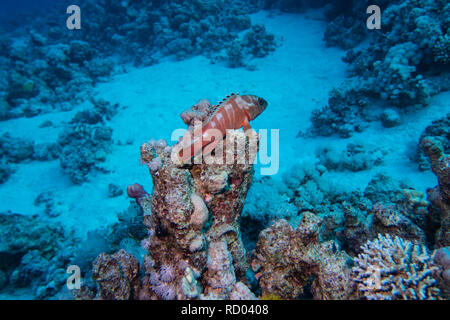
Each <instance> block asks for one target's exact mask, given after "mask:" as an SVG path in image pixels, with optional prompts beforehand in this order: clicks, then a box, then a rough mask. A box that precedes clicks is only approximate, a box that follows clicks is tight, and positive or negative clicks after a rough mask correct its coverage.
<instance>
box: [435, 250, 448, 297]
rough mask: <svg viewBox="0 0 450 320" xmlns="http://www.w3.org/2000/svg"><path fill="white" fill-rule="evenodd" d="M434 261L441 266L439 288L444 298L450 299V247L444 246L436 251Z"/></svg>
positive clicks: (438, 277)
mask: <svg viewBox="0 0 450 320" xmlns="http://www.w3.org/2000/svg"><path fill="white" fill-rule="evenodd" d="M433 261H434V263H435V264H436V265H438V266H440V273H439V275H438V276H437V279H438V283H439V288H440V290H441V293H442V297H443V298H444V299H447V300H448V299H450V247H443V248H440V249H438V250H436V252H435V253H434V256H433Z"/></svg>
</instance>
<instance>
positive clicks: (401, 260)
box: [353, 234, 440, 300]
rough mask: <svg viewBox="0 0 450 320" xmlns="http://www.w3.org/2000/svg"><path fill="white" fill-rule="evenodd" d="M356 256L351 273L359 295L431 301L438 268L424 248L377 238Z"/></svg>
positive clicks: (400, 240)
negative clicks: (353, 275)
mask: <svg viewBox="0 0 450 320" xmlns="http://www.w3.org/2000/svg"><path fill="white" fill-rule="evenodd" d="M362 250H363V252H362V253H361V254H359V256H358V257H356V258H355V259H354V260H355V267H354V268H353V273H354V274H355V282H356V284H357V287H358V290H359V292H360V294H361V295H362V296H363V297H364V298H366V299H371V300H397V299H400V300H424V299H430V300H435V299H438V298H439V294H440V291H439V288H438V287H437V281H436V279H435V278H434V277H435V276H436V273H437V271H438V269H439V268H438V267H437V266H436V265H435V264H434V262H433V260H432V258H431V257H430V255H429V254H428V250H427V248H426V247H425V246H422V245H417V244H413V243H412V242H410V241H407V240H403V239H401V238H399V237H395V238H391V237H390V236H389V235H386V236H383V235H381V234H379V235H378V238H377V239H375V240H373V241H369V242H367V243H366V244H365V245H364V246H363V247H362Z"/></svg>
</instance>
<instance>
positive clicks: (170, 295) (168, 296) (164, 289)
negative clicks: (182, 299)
mask: <svg viewBox="0 0 450 320" xmlns="http://www.w3.org/2000/svg"><path fill="white" fill-rule="evenodd" d="M153 291H155V293H156V294H157V295H158V296H159V297H161V299H163V300H174V299H175V298H176V296H177V293H176V290H175V287H174V286H172V285H169V284H166V283H163V284H160V285H159V286H155V287H153Z"/></svg>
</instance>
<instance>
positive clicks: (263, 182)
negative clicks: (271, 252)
mask: <svg viewBox="0 0 450 320" xmlns="http://www.w3.org/2000/svg"><path fill="white" fill-rule="evenodd" d="M152 3H153V4H149V2H147V1H132V0H128V1H127V0H124V1H111V2H109V1H91V0H84V1H79V2H78V3H76V4H78V5H79V6H80V8H81V22H80V23H81V29H80V30H68V29H67V27H66V21H65V20H66V18H68V17H69V15H67V14H66V11H65V8H66V5H69V4H72V2H70V1H56V0H53V1H52V0H45V1H44V0H42V1H32V0H29V1H26V0H15V1H10V0H4V1H2V2H0V16H2V17H3V18H2V19H1V21H0V30H2V31H1V32H2V33H1V34H0V221H1V224H0V299H72V298H73V294H72V292H71V290H69V289H68V288H67V287H66V279H67V274H66V272H65V271H66V269H67V267H68V266H69V265H78V266H80V268H81V271H82V274H83V277H86V283H88V284H89V285H90V286H91V287H92V286H93V285H94V284H93V282H92V280H90V278H91V269H92V267H91V266H92V262H93V261H94V260H95V258H96V257H97V256H98V255H99V254H100V253H101V252H107V253H108V254H112V253H114V252H116V251H118V250H119V249H126V250H127V251H128V252H130V253H132V254H134V255H135V256H136V257H137V258H138V259H140V260H141V262H142V259H143V256H144V254H145V251H143V249H141V241H143V240H145V239H146V237H148V232H147V230H146V228H145V227H143V225H142V224H141V223H140V222H141V220H142V216H140V215H139V213H140V212H141V211H140V209H139V206H137V205H136V202H135V200H134V199H132V198H130V197H129V196H128V194H127V186H129V185H132V184H134V183H139V184H140V185H142V187H143V188H144V189H145V190H146V191H147V192H148V193H152V190H153V182H152V179H151V177H150V175H149V170H148V167H147V166H146V165H142V164H143V163H142V160H140V156H141V154H140V146H141V145H142V143H144V142H148V141H150V140H151V139H155V140H159V139H164V140H166V141H167V142H168V143H169V145H173V144H174V143H175V142H176V139H175V140H171V138H172V134H173V133H174V130H176V129H186V125H185V124H184V123H183V121H182V119H181V118H180V114H181V113H182V112H183V111H185V110H187V109H189V108H190V107H191V106H193V105H194V104H196V103H197V102H198V101H199V100H201V99H208V100H209V101H210V102H211V104H213V105H214V104H216V103H217V101H221V100H222V99H223V98H225V97H226V96H227V95H229V94H231V93H236V92H238V93H239V94H241V95H246V94H252V95H256V96H258V97H261V98H263V99H265V100H266V101H267V102H268V106H267V109H265V110H264V111H263V112H262V113H261V114H259V115H258V117H257V118H256V119H254V120H252V121H250V125H251V126H252V128H253V129H255V130H256V131H258V132H259V133H264V132H268V133H269V134H268V137H267V138H268V142H267V150H265V149H264V147H263V145H260V153H259V155H258V157H257V162H256V164H255V166H254V169H255V176H254V178H253V184H252V185H251V187H250V190H249V192H248V195H247V198H246V202H245V205H244V209H243V211H242V212H241V217H242V219H241V220H240V228H241V232H242V239H243V243H244V246H245V248H246V250H247V252H248V254H249V256H250V254H251V252H252V250H253V249H254V248H255V246H256V242H257V240H258V237H259V235H260V232H261V231H262V230H263V229H265V228H268V227H270V225H271V224H272V223H273V222H275V221H276V220H278V219H282V218H283V219H286V220H287V221H288V222H289V223H290V224H291V225H292V226H294V227H296V226H297V225H298V224H299V223H300V221H301V219H302V217H303V216H304V214H305V212H312V213H313V214H314V215H317V216H318V217H320V218H321V219H324V221H326V222H327V223H326V224H325V225H326V226H325V227H324V229H325V230H322V231H321V232H322V233H321V237H320V240H321V241H328V240H333V241H335V242H336V243H337V244H338V245H339V246H340V248H342V250H346V253H348V254H349V255H350V256H351V257H354V256H355V255H356V254H357V253H359V252H360V251H358V250H360V247H359V243H358V241H356V240H355V239H354V238H352V237H351V235H349V234H351V233H352V232H353V231H351V230H353V229H351V228H349V230H350V231H348V230H347V231H348V233H346V232H343V231H342V230H346V228H347V227H348V225H347V224H346V216H345V215H344V211H345V210H344V209H343V208H344V205H347V206H348V207H350V208H352V210H354V211H352V212H353V213H354V212H358V215H359V216H358V219H361V221H365V222H364V223H360V224H359V225H358V228H362V227H361V226H363V225H364V226H369V227H367V228H368V229H367V230H363V231H364V232H363V231H361V230H359V229H358V230H357V231H361V233H360V234H363V235H364V237H366V235H367V239H365V238H364V240H371V239H373V238H374V237H375V236H376V233H377V232H382V231H380V230H385V229H380V227H379V226H378V225H376V223H372V222H368V221H372V220H371V219H372V218H371V217H372V216H373V215H374V213H373V211H372V207H374V208H375V205H376V204H380V203H381V205H384V206H385V207H386V208H395V210H396V212H398V213H399V214H400V215H402V217H404V220H402V221H406V220H407V221H408V228H404V227H403V226H402V227H401V228H400V227H398V226H395V227H392V228H391V229H389V230H388V231H386V232H388V233H389V232H390V234H392V235H399V236H401V237H405V238H407V239H412V240H415V241H416V240H417V239H416V238H415V237H418V239H419V240H417V243H419V244H420V245H423V246H426V247H427V248H428V250H430V252H431V251H432V250H434V249H437V248H439V247H442V246H444V247H445V246H448V245H449V244H448V243H447V242H446V241H448V239H447V240H446V239H440V238H439V234H438V229H439V227H440V222H437V223H434V224H432V223H429V222H430V219H429V216H430V215H432V214H434V215H436V214H437V213H436V211H433V210H432V209H431V207H428V204H430V203H431V201H432V199H431V198H429V197H428V196H427V190H428V189H430V188H434V187H435V186H436V185H437V184H438V178H437V176H436V174H435V173H433V172H432V170H431V166H430V163H429V161H428V159H427V157H426V155H425V154H424V151H423V149H421V147H420V143H421V141H423V138H424V137H425V136H429V137H431V138H432V139H433V141H436V143H438V144H439V146H440V148H441V149H442V152H443V154H444V156H445V154H448V152H449V141H450V139H449V133H448V132H449V127H448V124H449V120H448V114H449V113H450V92H449V91H448V90H449V89H450V87H449V85H448V83H446V79H448V73H449V54H450V53H449V52H448V34H446V33H445V30H444V25H445V19H446V18H445V12H444V10H441V9H442V8H440V7H439V6H442V4H437V3H427V1H418V3H419V4H420V6H421V8H420V9H421V10H423V15H424V16H427V17H426V19H429V20H428V21H432V22H433V23H434V25H440V28H438V29H439V31H437V30H438V29H430V28H428V27H427V26H430V25H433V24H431V23H423V24H420V21H416V20H414V19H415V18H414V17H412V16H410V15H409V12H410V11H408V10H403V11H402V10H400V7H396V3H404V5H405V6H406V7H408V6H409V7H410V6H413V5H414V4H413V3H414V2H413V1H409V0H404V1H392V2H386V3H385V1H383V6H381V9H382V14H383V16H382V17H383V19H382V20H381V21H382V22H381V23H382V29H381V30H367V28H366V18H367V17H368V15H367V14H366V12H365V9H366V3H365V1H361V2H358V3H354V2H349V1H326V0H323V1H302V2H300V1H297V2H296V1H229V0H227V1H192V2H189V1H185V2H183V1H169V2H165V1H153V2H152ZM167 3H168V4H167ZM350 3H351V5H350ZM74 4H75V3H74ZM367 5H368V4H367ZM409 7H408V8H409ZM411 9H412V7H411ZM389 10H392V12H393V13H390V11H389ZM395 17H400V18H402V19H400V18H399V19H395ZM408 19H409V20H408ZM424 19H425V18H424ZM405 21H409V22H408V23H411V24H414V25H416V24H417V27H416V28H413V29H410V30H412V31H410V32H409V37H405V35H404V33H403V32H400V31H399V30H406V26H403V25H402V27H400V28H393V25H394V26H395V25H396V24H401V23H406V22H405ZM447 27H448V26H447ZM404 32H406V31H404ZM439 33H440V34H439ZM445 39H447V40H445ZM446 41H447V42H446ZM446 44H447V46H446ZM336 90H338V91H339V92H340V94H338V93H336V92H337V91H336ZM239 125H240V124H239ZM266 151H267V154H266V158H264V155H265V154H264V153H266ZM264 160H267V161H264ZM269 168H270V169H271V170H268V169H269ZM380 177H381V178H380ZM379 181H382V182H381V183H380V182H379ZM405 190H414V192H417V193H414V195H415V196H416V197H415V198H413V199H411V197H409V198H408V195H409V193H408V192H407V191H405ZM411 192H412V191H411ZM207 196H210V195H207ZM205 201H206V200H205ZM130 204H131V207H130ZM434 205H435V206H434V207H435V208H437V207H439V205H436V204H434ZM133 208H134V209H133ZM136 208H137V209H136ZM418 208H419V209H418ZM434 210H439V209H434ZM424 212H425V213H424ZM437 212H439V211H437ZM421 214H424V215H425V218H424V217H423V216H421ZM439 214H441V215H442V216H443V213H438V214H437V215H438V216H439ZM133 219H139V223H135V222H130V221H134V220H133ZM364 219H366V220H364ZM438 220H439V219H438ZM374 221H375V220H374ZM371 223H372V224H371ZM443 225H444V224H443ZM444 227H445V225H444ZM327 228H328V229H327ZM355 228H356V227H355ZM377 228H378V229H377ZM405 229H406V230H414V232H415V233H414V234H413V235H411V234H408V232H409V231H408V232H407V231H404V230H405ZM374 230H376V231H374ZM386 230H387V229H386ZM392 230H394V231H392ZM417 230H419V231H417ZM444 231H445V230H444ZM11 233H13V234H14V236H13V237H10V236H8V237H7V236H6V235H10V234H11ZM355 233H356V234H358V233H357V232H356V231H355ZM150 234H151V232H150ZM368 234H370V235H368ZM417 234H419V235H420V236H422V235H423V237H419V236H417ZM361 237H363V236H361ZM361 241H362V240H361ZM355 243H358V245H356V244H355ZM158 263H159V262H158V261H156V264H158ZM252 277H253V276H252ZM169 278H170V277H169ZM248 280H249V282H248V283H250V284H251V285H250V286H251V289H252V291H253V292H254V294H255V295H257V296H259V295H260V293H261V291H260V290H261V288H260V287H259V285H258V281H257V280H256V279H255V278H254V277H253V278H251V279H248ZM305 290H309V289H305ZM169 293H170V292H169ZM166 294H167V292H166ZM308 294H310V292H309V293H306V294H305V295H306V296H308ZM169 296H170V295H169ZM296 298H299V297H296Z"/></svg>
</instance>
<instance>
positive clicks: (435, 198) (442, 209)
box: [421, 137, 450, 248]
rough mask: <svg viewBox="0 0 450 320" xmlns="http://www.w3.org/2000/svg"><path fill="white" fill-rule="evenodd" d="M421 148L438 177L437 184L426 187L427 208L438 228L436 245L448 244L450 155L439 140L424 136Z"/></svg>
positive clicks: (449, 232) (449, 228)
mask: <svg viewBox="0 0 450 320" xmlns="http://www.w3.org/2000/svg"><path fill="white" fill-rule="evenodd" d="M421 145H422V149H423V150H424V151H425V154H426V155H427V156H428V158H429V159H430V161H431V169H432V170H433V173H434V174H435V175H436V176H437V178H438V186H436V187H435V188H433V189H428V190H427V193H428V200H429V201H430V203H431V204H432V205H430V207H429V210H430V211H431V213H432V215H434V216H437V220H438V221H440V228H439V229H438V230H437V232H436V235H435V244H436V247H438V248H439V247H447V246H449V245H450V165H449V162H450V155H447V154H446V153H445V152H444V150H443V147H442V144H441V143H440V142H439V140H436V139H434V138H432V137H426V138H424V139H423V140H422V143H421Z"/></svg>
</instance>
